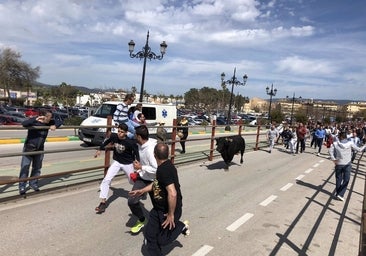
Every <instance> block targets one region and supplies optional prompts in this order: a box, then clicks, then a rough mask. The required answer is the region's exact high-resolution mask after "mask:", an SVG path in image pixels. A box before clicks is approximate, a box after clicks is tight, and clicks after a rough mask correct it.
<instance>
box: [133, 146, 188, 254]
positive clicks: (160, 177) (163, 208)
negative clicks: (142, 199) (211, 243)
mask: <svg viewBox="0 0 366 256" xmlns="http://www.w3.org/2000/svg"><path fill="white" fill-rule="evenodd" d="M154 154H155V158H156V162H157V164H158V168H157V170H156V179H155V180H154V181H153V183H151V184H150V185H149V186H147V187H145V188H143V189H140V190H134V191H131V192H130V196H139V195H141V194H143V193H145V192H152V193H153V196H152V203H153V209H152V210H151V211H150V216H149V221H148V222H147V225H146V226H145V230H144V236H145V239H146V247H147V251H148V252H149V254H150V255H152V256H158V255H159V256H160V255H161V246H164V245H167V244H169V243H171V242H173V241H174V240H176V239H177V237H178V236H179V235H180V234H183V235H185V236H187V235H189V233H190V230H189V226H188V221H184V222H181V221H180V220H179V219H180V217H181V216H182V193H181V190H180V184H179V179H178V172H177V169H176V168H175V166H174V165H173V164H172V162H171V161H170V160H169V159H168V157H169V147H168V145H166V144H164V143H158V144H157V145H156V146H155V149H154Z"/></svg>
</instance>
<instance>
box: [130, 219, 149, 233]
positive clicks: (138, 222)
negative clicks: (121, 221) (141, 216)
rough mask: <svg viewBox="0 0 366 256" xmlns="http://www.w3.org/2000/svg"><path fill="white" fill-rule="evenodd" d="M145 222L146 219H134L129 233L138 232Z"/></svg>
mask: <svg viewBox="0 0 366 256" xmlns="http://www.w3.org/2000/svg"><path fill="white" fill-rule="evenodd" d="M145 224H146V219H145V220H144V221H139V220H137V221H136V224H135V225H134V226H133V227H132V228H131V233H134V234H136V233H138V232H140V230H141V229H142V228H143V227H144V226H145Z"/></svg>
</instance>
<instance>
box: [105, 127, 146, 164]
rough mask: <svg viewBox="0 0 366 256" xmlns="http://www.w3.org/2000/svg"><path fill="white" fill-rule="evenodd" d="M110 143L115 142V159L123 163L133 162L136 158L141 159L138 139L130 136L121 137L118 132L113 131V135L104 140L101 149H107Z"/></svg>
mask: <svg viewBox="0 0 366 256" xmlns="http://www.w3.org/2000/svg"><path fill="white" fill-rule="evenodd" d="M109 143H112V144H113V160H116V161H117V162H119V163H121V164H131V163H133V161H134V160H137V161H140V155H139V150H138V147H137V144H136V140H133V139H130V138H128V137H125V138H124V139H120V138H119V137H118V135H117V133H111V136H110V137H109V138H107V139H106V140H105V141H104V142H103V144H102V145H101V146H100V149H105V147H106V146H107V145H108V144H109Z"/></svg>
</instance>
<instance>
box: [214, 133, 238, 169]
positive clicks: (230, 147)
mask: <svg viewBox="0 0 366 256" xmlns="http://www.w3.org/2000/svg"><path fill="white" fill-rule="evenodd" d="M216 150H217V151H218V152H219V153H220V154H221V156H222V158H223V159H224V162H225V170H229V165H230V163H231V161H232V160H233V158H234V155H236V154H237V153H239V152H240V155H241V157H240V163H241V164H242V163H243V154H244V151H245V140H244V138H243V137H241V136H240V135H234V136H229V137H220V138H216Z"/></svg>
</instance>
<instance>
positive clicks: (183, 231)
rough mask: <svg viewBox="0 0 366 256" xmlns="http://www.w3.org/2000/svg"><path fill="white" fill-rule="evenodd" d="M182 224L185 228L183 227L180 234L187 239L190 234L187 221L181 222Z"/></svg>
mask: <svg viewBox="0 0 366 256" xmlns="http://www.w3.org/2000/svg"><path fill="white" fill-rule="evenodd" d="M183 223H184V225H185V226H184V228H183V230H182V234H183V235H184V236H185V237H187V236H189V235H190V234H191V230H190V229H189V221H188V220H185V221H183Z"/></svg>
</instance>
